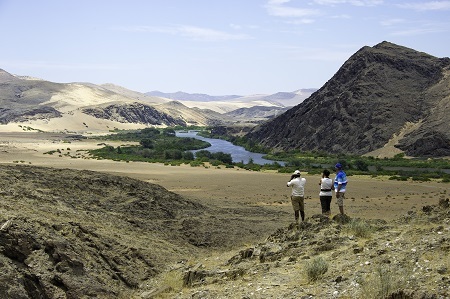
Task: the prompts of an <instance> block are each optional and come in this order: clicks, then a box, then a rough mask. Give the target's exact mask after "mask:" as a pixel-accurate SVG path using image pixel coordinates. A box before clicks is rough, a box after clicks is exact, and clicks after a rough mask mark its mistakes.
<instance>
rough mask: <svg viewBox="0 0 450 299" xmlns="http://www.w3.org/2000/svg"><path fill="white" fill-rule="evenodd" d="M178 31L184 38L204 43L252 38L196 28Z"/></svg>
mask: <svg viewBox="0 0 450 299" xmlns="http://www.w3.org/2000/svg"><path fill="white" fill-rule="evenodd" d="M177 31H178V33H180V34H181V35H182V36H185V37H188V38H191V39H193V40H202V41H227V40H243V39H249V38H250V37H249V36H248V35H246V34H230V33H227V32H222V31H217V30H213V29H208V28H201V27H195V26H180V27H178V28H177Z"/></svg>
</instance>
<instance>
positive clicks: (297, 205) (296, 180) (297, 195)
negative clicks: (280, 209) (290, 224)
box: [287, 170, 306, 223]
mask: <svg viewBox="0 0 450 299" xmlns="http://www.w3.org/2000/svg"><path fill="white" fill-rule="evenodd" d="M300 176H301V174H300V170H296V171H294V173H293V174H292V176H291V180H290V181H289V182H287V186H288V187H292V193H291V202H292V207H293V208H294V217H295V222H296V223H298V222H299V216H301V218H302V221H305V184H306V179H305V178H300ZM299 214H300V215H299Z"/></svg>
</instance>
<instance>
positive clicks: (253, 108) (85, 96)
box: [0, 69, 311, 133]
mask: <svg viewBox="0 0 450 299" xmlns="http://www.w3.org/2000/svg"><path fill="white" fill-rule="evenodd" d="M152 94H157V95H152ZM310 94H311V92H310V91H309V90H306V91H303V92H302V91H295V92H292V93H284V96H279V95H278V96H276V100H274V99H273V98H271V95H252V96H208V95H204V94H187V93H183V92H178V93H173V94H165V93H162V92H157V93H156V92H153V93H147V94H145V93H139V92H135V91H132V90H128V89H126V88H124V87H121V86H117V85H114V84H103V85H95V84H91V83H78V82H77V83H54V82H49V81H45V80H41V79H36V78H32V77H25V76H14V75H12V74H10V73H8V72H6V71H4V70H1V69H0V105H1V106H0V107H1V108H0V124H3V125H8V126H7V127H8V130H10V129H11V128H12V127H15V128H16V129H18V128H20V127H22V126H24V125H25V126H27V127H32V128H34V129H37V130H43V131H53V130H58V131H71V132H72V131H76V132H78V133H83V132H87V131H94V132H96V131H108V130H110V129H112V128H119V129H133V128H137V127H143V126H144V127H145V126H163V127H164V126H174V125H179V126H189V125H199V126H210V125H218V124H220V125H230V124H233V123H234V122H236V116H235V115H231V116H229V115H226V113H228V112H232V111H234V110H236V109H241V110H239V111H240V112H239V116H240V117H239V121H242V122H246V120H248V119H250V118H251V120H252V122H255V120H256V121H258V120H259V121H264V120H267V119H268V118H271V117H273V116H274V115H276V114H279V111H280V109H283V108H285V107H286V105H291V106H294V105H295V104H298V103H300V102H301V101H303V100H304V99H306V98H307V97H308V96H309V95H310ZM258 110H261V111H262V112H261V113H258ZM247 113H248V114H250V115H251V116H247ZM258 115H261V117H259V118H256V119H255V117H257V116H258ZM3 128H4V129H5V127H3ZM0 129H1V127H0Z"/></svg>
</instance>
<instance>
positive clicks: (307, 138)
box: [247, 42, 450, 156]
mask: <svg viewBox="0 0 450 299" xmlns="http://www.w3.org/2000/svg"><path fill="white" fill-rule="evenodd" d="M449 76H450V59H449V58H436V57H434V56H431V55H428V54H426V53H422V52H418V51H415V50H413V49H409V48H406V47H402V46H399V45H395V44H392V43H389V42H382V43H380V44H378V45H376V46H374V47H367V46H366V47H363V48H361V49H360V50H359V51H358V52H356V53H355V54H354V55H353V56H351V57H350V58H349V59H348V60H347V61H346V62H345V63H344V64H343V65H342V67H341V68H340V69H339V70H338V72H337V73H336V74H335V75H334V76H333V77H332V78H331V79H330V80H329V81H328V82H327V83H326V84H325V85H324V86H323V87H322V88H320V89H319V90H318V91H317V92H315V93H313V94H312V95H311V96H310V97H309V98H308V99H307V100H305V101H304V102H303V103H301V104H299V105H297V106H295V107H294V108H292V109H290V110H288V111H287V112H286V113H284V114H282V115H280V116H279V117H277V118H275V119H273V120H271V121H269V122H266V123H265V124H263V125H260V126H258V127H256V128H255V129H254V130H253V131H252V132H250V133H249V134H248V135H247V136H248V137H249V138H250V139H252V140H254V141H256V142H259V143H261V144H262V145H264V146H267V147H270V148H275V149H278V150H293V149H300V150H304V151H314V150H319V151H320V150H323V151H328V152H332V153H351V154H365V153H368V152H371V151H373V150H376V149H379V148H381V147H383V145H385V144H386V143H387V142H388V141H389V139H391V138H392V137H393V136H394V134H396V135H398V134H400V133H405V136H404V138H403V139H401V140H400V142H399V143H398V144H397V147H398V148H400V149H401V150H403V151H404V152H405V153H406V154H407V155H410V156H449V155H450V130H449V123H450V122H449V121H450V116H449V115H450V106H449V105H448V103H449V101H450V77H449ZM407 124H415V126H414V129H413V130H411V131H408V132H405V130H404V129H405V127H406V125H407Z"/></svg>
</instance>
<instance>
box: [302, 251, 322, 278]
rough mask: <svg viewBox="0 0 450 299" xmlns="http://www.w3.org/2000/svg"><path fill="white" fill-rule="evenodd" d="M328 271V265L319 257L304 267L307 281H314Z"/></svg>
mask: <svg viewBox="0 0 450 299" xmlns="http://www.w3.org/2000/svg"><path fill="white" fill-rule="evenodd" d="M327 271H328V263H327V261H325V259H324V258H322V257H321V256H319V257H316V258H314V259H313V260H312V261H311V262H307V263H306V266H305V272H306V276H307V277H308V279H309V281H316V280H318V279H319V278H320V277H322V276H323V275H324V274H325V273H326V272H327Z"/></svg>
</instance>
